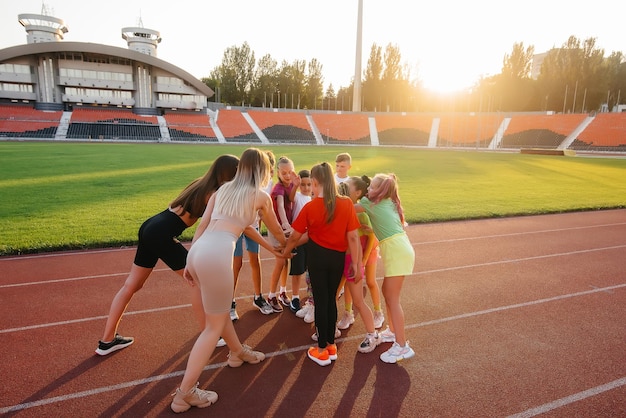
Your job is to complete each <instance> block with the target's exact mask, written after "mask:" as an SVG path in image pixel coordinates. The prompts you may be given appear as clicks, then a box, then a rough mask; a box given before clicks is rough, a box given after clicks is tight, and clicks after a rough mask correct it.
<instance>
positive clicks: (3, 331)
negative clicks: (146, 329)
mask: <svg viewBox="0 0 626 418" xmlns="http://www.w3.org/2000/svg"><path fill="white" fill-rule="evenodd" d="M189 307H191V304H185V305H174V306H165V307H162V308H153V309H143V310H141V311H131V312H124V315H140V314H145V313H155V312H164V311H171V310H174V309H183V308H189ZM108 317H109V316H108V315H100V316H91V317H89V318H80V319H69V320H67V321H59V322H50V323H47V324H38V325H28V326H25V327H18V328H7V329H0V334H9V333H11V332H19V331H29V330H33V329H40V328H48V327H56V326H59V325H69V324H77V323H80V322H89V321H98V320H100V319H107V318H108Z"/></svg>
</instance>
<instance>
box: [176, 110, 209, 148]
mask: <svg viewBox="0 0 626 418" xmlns="http://www.w3.org/2000/svg"><path fill="white" fill-rule="evenodd" d="M164 118H165V121H166V122H167V126H168V128H169V132H170V138H171V139H172V141H217V136H216V135H215V132H214V131H213V128H211V123H210V121H209V116H208V115H207V114H206V113H166V114H165V115H164Z"/></svg>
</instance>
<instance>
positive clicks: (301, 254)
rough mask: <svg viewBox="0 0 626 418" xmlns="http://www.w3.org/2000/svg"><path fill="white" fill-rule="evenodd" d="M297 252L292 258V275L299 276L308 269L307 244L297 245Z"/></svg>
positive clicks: (290, 270)
mask: <svg viewBox="0 0 626 418" xmlns="http://www.w3.org/2000/svg"><path fill="white" fill-rule="evenodd" d="M294 251H296V254H295V255H294V256H293V257H292V258H291V267H290V268H289V275H290V276H299V275H301V274H304V272H305V271H306V245H301V246H299V247H296V248H295V250H294Z"/></svg>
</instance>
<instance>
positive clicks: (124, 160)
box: [0, 142, 626, 255]
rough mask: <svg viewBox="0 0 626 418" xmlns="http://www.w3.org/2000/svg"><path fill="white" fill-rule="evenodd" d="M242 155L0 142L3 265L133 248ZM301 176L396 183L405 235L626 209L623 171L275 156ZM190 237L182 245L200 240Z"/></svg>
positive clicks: (447, 157) (604, 166) (222, 149)
mask: <svg viewBox="0 0 626 418" xmlns="http://www.w3.org/2000/svg"><path fill="white" fill-rule="evenodd" d="M245 148H246V147H244V146H224V145H183V144H103V143H91V144H87V143H51V142H45V143H44V142H0V191H1V196H2V199H0V231H1V233H2V239H1V240H0V255H7V254H19V253H28V252H39V251H50V250H59V249H70V248H86V247H107V246H117V245H124V244H132V243H134V242H135V241H136V239H137V230H138V228H139V226H140V225H141V223H142V222H143V221H144V220H145V219H147V218H148V217H150V216H151V215H153V214H155V213H157V212H159V211H161V210H163V209H164V208H166V207H167V205H168V203H169V202H170V201H171V200H172V199H173V198H174V197H176V195H177V194H178V193H179V191H180V190H182V188H183V187H185V186H186V185H187V184H188V183H189V182H190V181H192V180H193V179H195V178H196V177H199V176H201V175H203V174H204V173H205V172H206V170H207V169H208V167H209V165H210V164H211V162H212V161H213V159H214V158H215V157H216V156H218V155H220V154H226V153H230V154H235V155H239V154H241V152H242V151H243V150H244V149H245ZM268 149H271V150H272V151H273V152H274V153H275V154H276V155H277V156H280V155H287V156H289V157H290V158H291V159H292V160H293V161H294V162H295V165H296V169H297V170H298V169H301V168H310V167H311V166H312V165H313V164H314V163H317V162H321V161H329V162H333V161H334V157H335V155H336V154H337V153H339V152H343V151H348V152H350V153H351V155H352V157H353V166H352V170H351V174H355V175H356V174H368V175H373V174H375V173H377V172H394V173H396V174H397V175H398V177H399V179H400V195H401V197H402V201H403V206H404V208H405V212H406V214H407V220H408V221H409V222H410V223H416V222H432V221H447V220H458V219H473V218H485V217H496V216H497V217H500V216H510V215H530V214H539V213H553V212H563V211H575V210H587V209H604V208H616V207H626V159H611V158H581V157H573V158H572V157H550V156H538V155H520V154H508V153H486V152H480V153H479V152H460V151H439V150H437V151H434V150H423V149H410V148H381V147H345V148H340V147H330V146H324V147H319V146H290V147H287V146H272V147H269V148H268ZM193 230H194V229H193V228H192V229H190V230H188V231H186V233H185V235H184V237H185V238H190V237H191V236H192V235H193Z"/></svg>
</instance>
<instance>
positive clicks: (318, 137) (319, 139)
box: [306, 115, 324, 145]
mask: <svg viewBox="0 0 626 418" xmlns="http://www.w3.org/2000/svg"><path fill="white" fill-rule="evenodd" d="M306 120H307V121H308V122H309V125H311V131H313V136H314V137H315V142H316V143H317V145H324V139H323V138H322V134H321V133H320V130H319V129H318V127H317V125H316V124H315V121H313V116H311V115H306Z"/></svg>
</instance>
